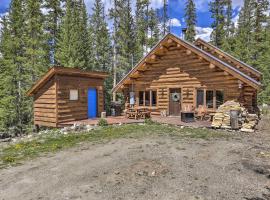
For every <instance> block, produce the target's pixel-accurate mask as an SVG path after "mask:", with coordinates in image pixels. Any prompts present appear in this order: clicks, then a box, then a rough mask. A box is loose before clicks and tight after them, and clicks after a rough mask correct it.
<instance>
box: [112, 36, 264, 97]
mask: <svg viewBox="0 0 270 200" xmlns="http://www.w3.org/2000/svg"><path fill="white" fill-rule="evenodd" d="M168 39H172V40H173V41H174V42H176V43H178V44H180V45H182V46H184V47H185V48H187V49H189V50H190V51H192V52H193V53H195V54H197V55H199V56H201V57H202V58H204V59H205V60H207V61H209V62H210V63H213V64H214V65H216V66H217V67H219V68H221V69H222V70H225V71H226V72H228V73H229V74H231V75H232V76H234V77H236V78H238V79H239V80H241V81H243V82H245V83H247V84H248V85H250V86H251V87H253V88H255V89H258V90H259V89H260V88H261V83H260V82H258V81H257V80H255V79H253V78H252V77H250V76H248V75H246V74H244V73H243V72H241V71H240V70H238V69H237V68H235V67H233V66H231V65H229V64H228V63H225V62H223V61H222V60H220V59H219V58H217V57H215V56H213V55H211V54H210V53H207V52H206V51H204V50H202V49H200V48H198V47H197V46H195V45H194V44H191V43H189V42H187V41H185V40H182V39H180V38H179V37H178V36H176V35H174V34H172V33H168V34H167V35H165V36H164V37H163V38H162V39H161V40H160V41H159V42H158V43H157V44H156V45H155V46H154V47H153V48H152V49H151V51H150V52H149V53H148V54H147V55H146V56H145V57H143V58H142V59H141V60H140V61H139V63H137V64H136V65H135V67H134V68H133V69H132V70H131V71H129V73H128V74H127V75H126V76H125V77H124V78H123V79H122V80H121V81H120V82H119V83H118V84H117V85H116V86H115V87H114V88H113V90H112V91H113V92H117V91H118V90H119V89H120V87H121V86H122V85H123V84H125V81H126V80H127V79H128V78H129V76H131V75H132V74H133V73H135V72H137V71H138V70H139V68H140V67H141V66H143V64H144V63H145V62H146V60H147V58H150V57H151V56H152V55H154V54H155V52H156V51H157V50H158V47H159V46H160V45H162V43H164V42H165V41H166V40H168Z"/></svg>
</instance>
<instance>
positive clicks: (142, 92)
mask: <svg viewBox="0 0 270 200" xmlns="http://www.w3.org/2000/svg"><path fill="white" fill-rule="evenodd" d="M148 92H149V104H146V96H147V93H148ZM153 92H155V94H156V104H155V105H153ZM138 97H139V101H138V104H137V105H138V106H145V107H157V90H140V91H139V92H138ZM141 97H142V99H141Z"/></svg>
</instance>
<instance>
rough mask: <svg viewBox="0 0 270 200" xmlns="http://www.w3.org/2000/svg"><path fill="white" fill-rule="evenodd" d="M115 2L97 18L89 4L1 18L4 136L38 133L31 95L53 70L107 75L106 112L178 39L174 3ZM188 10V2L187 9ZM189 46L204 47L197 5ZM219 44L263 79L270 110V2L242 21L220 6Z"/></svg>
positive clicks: (247, 4)
mask: <svg viewBox="0 0 270 200" xmlns="http://www.w3.org/2000/svg"><path fill="white" fill-rule="evenodd" d="M133 2H134V1H131V0H112V4H113V6H112V8H111V9H109V10H105V6H104V3H103V1H102V0H95V1H94V4H93V5H92V10H91V14H89V13H88V12H87V9H86V5H85V2H84V0H11V3H10V7H9V10H8V13H7V14H6V15H4V16H3V17H2V18H1V33H0V132H4V131H7V132H10V133H14V134H21V133H24V132H27V131H28V130H30V129H31V128H32V101H33V99H31V97H27V96H26V92H27V90H28V89H30V87H31V86H32V85H33V84H34V83H35V82H36V81H37V80H38V79H39V78H40V77H41V76H42V75H43V74H44V73H45V72H46V71H47V70H48V69H49V68H50V67H52V66H65V67H76V68H80V69H85V70H93V71H105V72H108V73H109V74H110V77H109V78H108V79H107V80H106V83H105V88H106V103H105V105H106V109H107V110H108V111H109V109H110V103H111V101H113V100H115V99H114V97H113V95H112V94H111V88H112V87H113V85H115V84H116V83H117V82H118V81H119V80H120V79H121V78H122V77H123V76H124V75H125V74H126V73H127V72H128V71H129V70H130V69H132V67H133V66H134V64H136V63H137V62H138V61H139V60H140V59H141V58H142V56H143V55H145V54H146V53H147V52H148V51H149V50H150V49H151V48H152V47H153V46H154V45H155V44H156V43H157V42H158V41H159V40H160V39H161V38H162V37H163V36H164V35H166V34H167V33H169V32H170V23H169V21H170V19H169V15H170V13H168V9H167V8H168V2H167V0H164V1H163V2H164V3H163V7H162V8H161V9H153V8H152V7H151V6H150V3H151V2H150V0H136V6H135V10H134V9H133V8H132V3H133ZM181 2H182V1H181ZM182 3H184V4H185V10H183V11H179V12H184V13H185V21H186V34H185V40H187V41H189V42H194V40H195V39H196V34H197V32H196V23H197V15H196V4H195V1H194V0H185V1H183V2H182ZM209 11H210V12H211V14H212V16H211V17H212V20H213V23H212V28H213V32H212V34H211V41H210V42H211V43H212V44H214V45H215V46H217V47H219V48H221V49H223V50H224V51H226V52H228V53H230V54H232V55H233V56H235V57H237V58H238V59H240V60H242V61H243V62H246V63H247V64H249V65H251V66H253V67H254V68H256V69H258V70H260V71H261V72H262V73H263V80H262V82H263V90H262V91H261V92H260V95H259V97H258V98H259V99H258V100H259V102H260V104H263V103H264V104H269V103H270V17H269V0H244V5H243V7H242V8H241V10H240V14H239V18H238V19H237V21H234V20H233V8H232V0H212V1H211V2H210V3H209Z"/></svg>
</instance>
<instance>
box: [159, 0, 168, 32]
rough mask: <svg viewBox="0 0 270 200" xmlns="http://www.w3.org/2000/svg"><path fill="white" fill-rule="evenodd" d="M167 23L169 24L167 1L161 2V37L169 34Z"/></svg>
mask: <svg viewBox="0 0 270 200" xmlns="http://www.w3.org/2000/svg"><path fill="white" fill-rule="evenodd" d="M168 22H169V16H168V0H163V8H162V18H161V23H162V34H163V36H164V35H166V34H167V33H169V32H170V26H169V24H168Z"/></svg>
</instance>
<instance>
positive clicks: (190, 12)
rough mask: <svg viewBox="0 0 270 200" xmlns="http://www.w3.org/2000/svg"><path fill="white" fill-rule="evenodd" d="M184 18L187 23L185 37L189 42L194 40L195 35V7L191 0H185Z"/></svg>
mask: <svg viewBox="0 0 270 200" xmlns="http://www.w3.org/2000/svg"><path fill="white" fill-rule="evenodd" d="M185 18H186V24H187V32H186V35H185V39H186V40H187V41H189V42H194V41H195V36H196V30H195V26H196V22H197V20H196V18H197V17H196V7H195V3H194V1H193V0H187V3H186V8H185Z"/></svg>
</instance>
